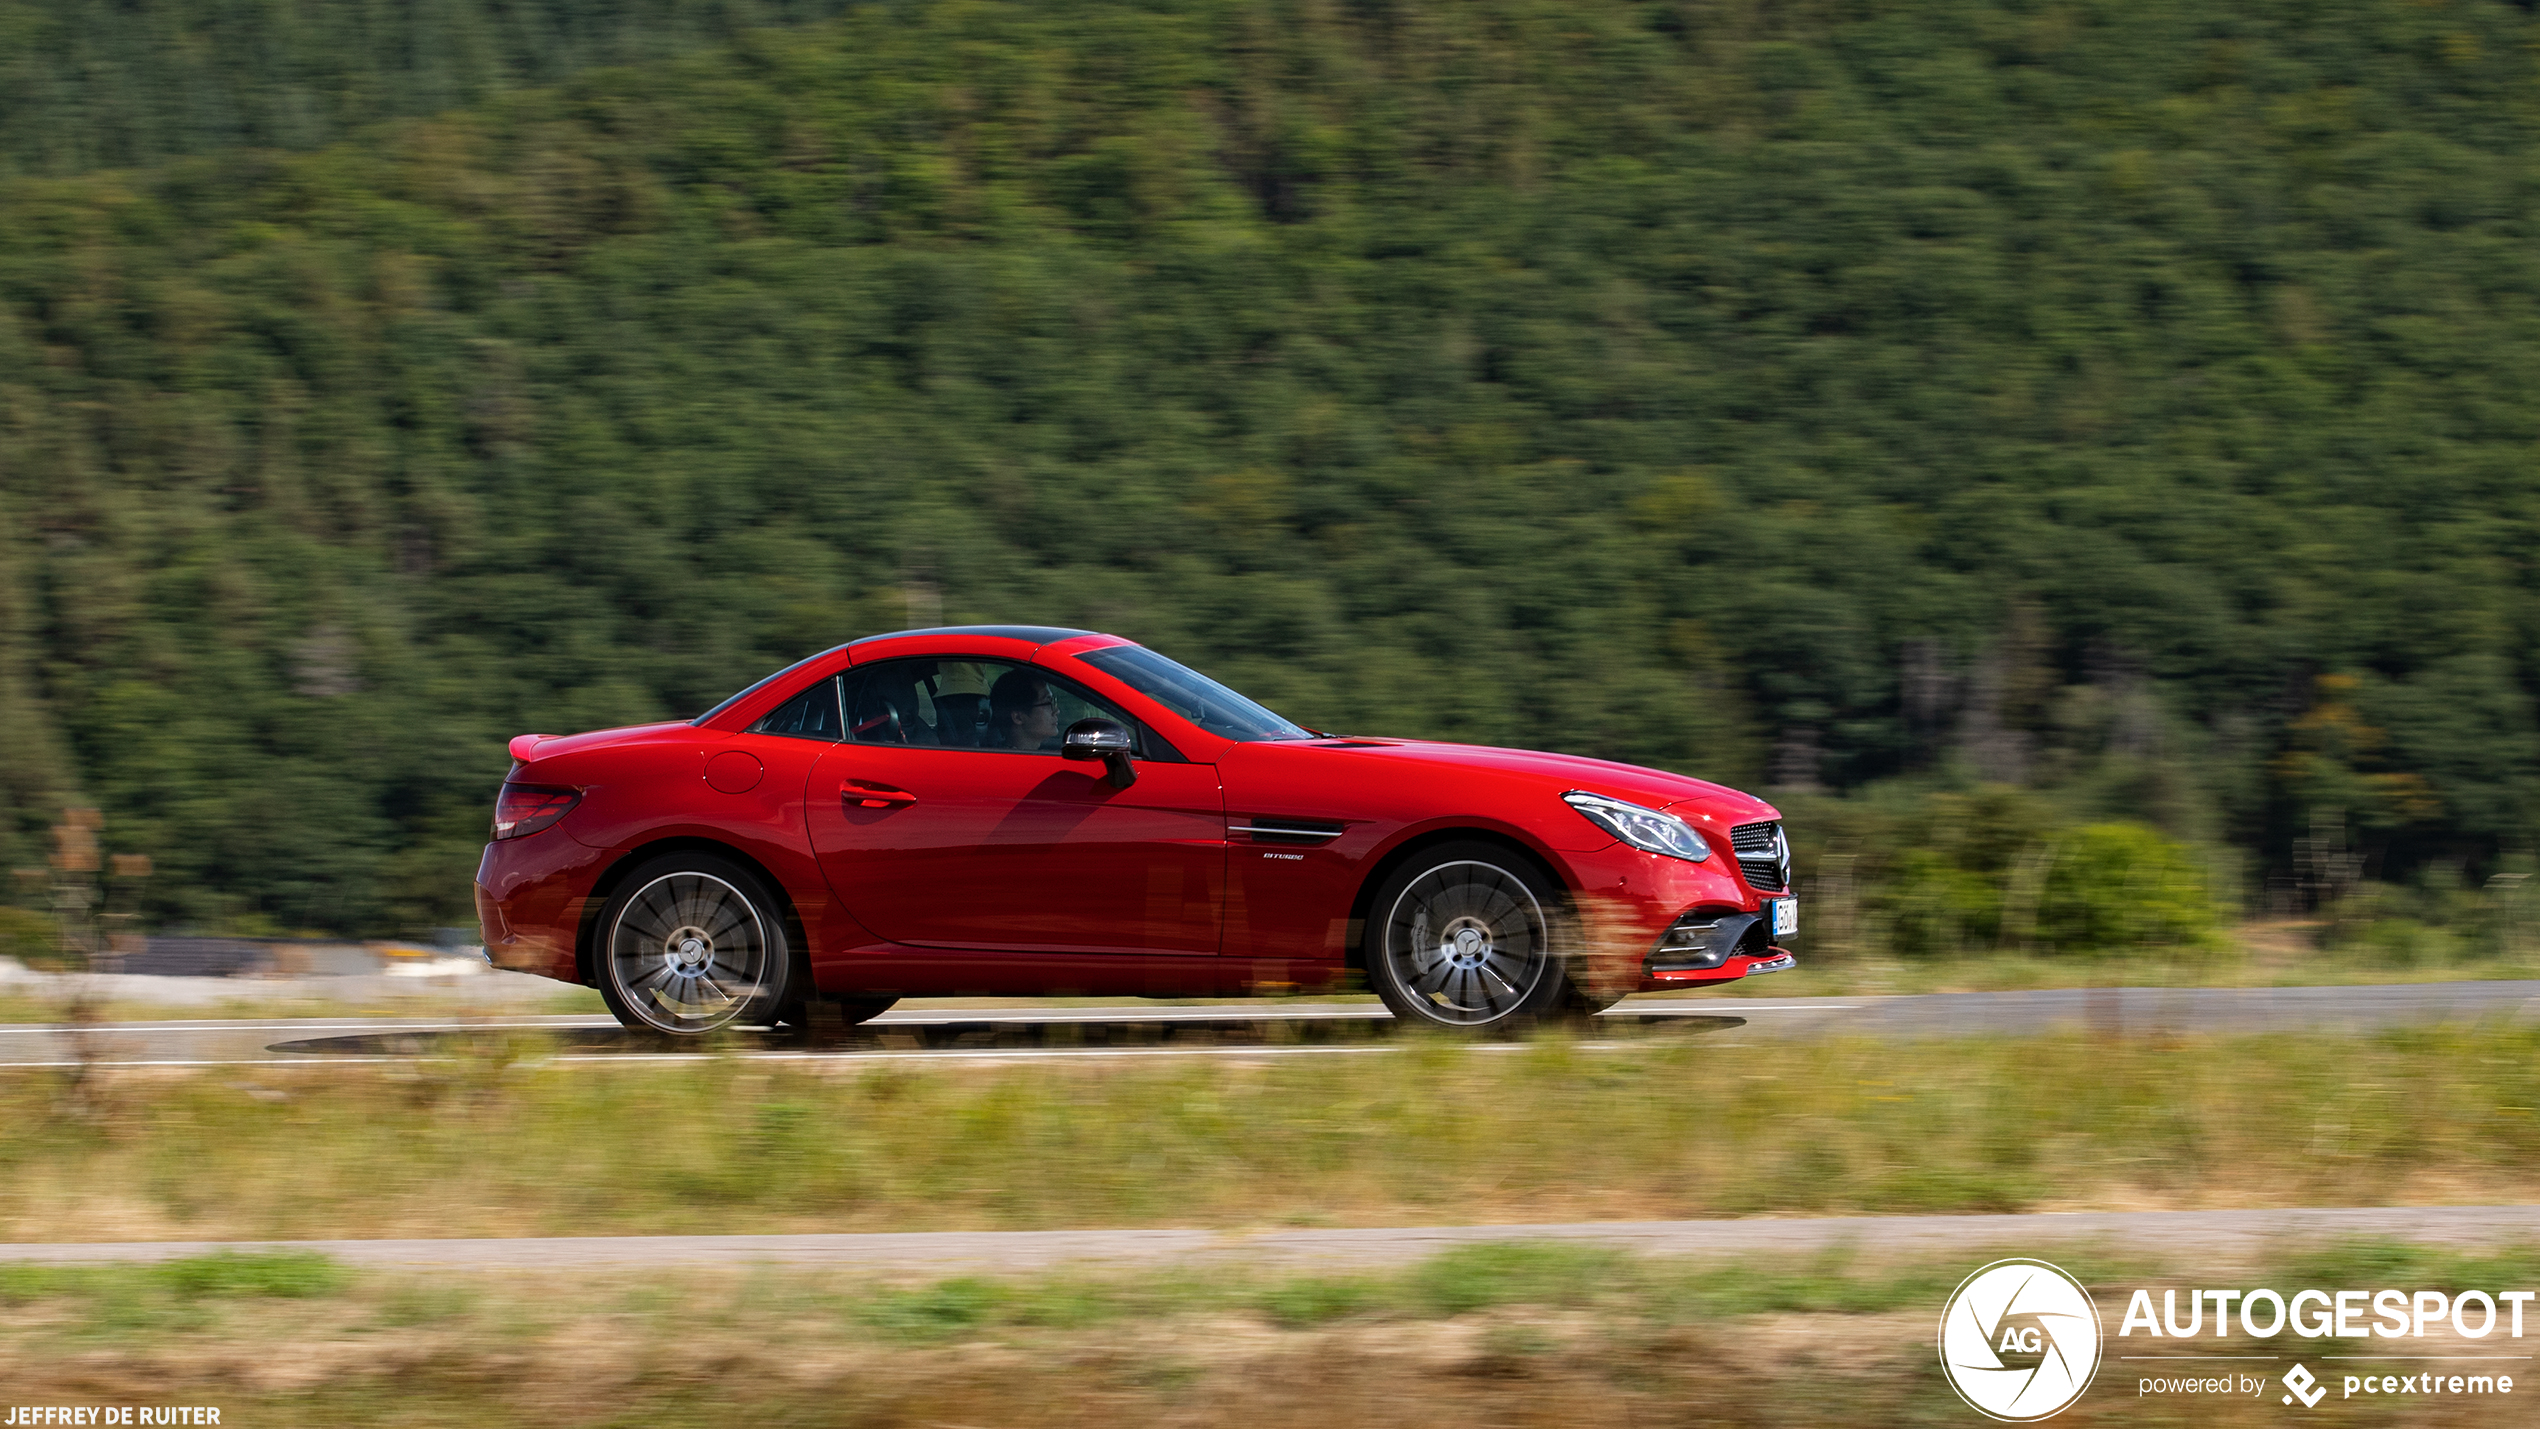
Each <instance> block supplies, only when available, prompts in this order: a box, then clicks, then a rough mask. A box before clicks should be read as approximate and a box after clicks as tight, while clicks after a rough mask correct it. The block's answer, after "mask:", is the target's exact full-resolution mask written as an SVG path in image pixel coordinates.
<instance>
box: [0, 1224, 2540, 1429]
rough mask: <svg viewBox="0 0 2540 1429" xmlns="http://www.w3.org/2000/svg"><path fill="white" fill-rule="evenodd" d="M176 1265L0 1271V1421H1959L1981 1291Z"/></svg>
mask: <svg viewBox="0 0 2540 1429" xmlns="http://www.w3.org/2000/svg"><path fill="white" fill-rule="evenodd" d="M2064 1263H2065V1264H2066V1265H2067V1266H2068V1268H2070V1269H2072V1270H2073V1271H2074V1272H2075V1273H2077V1274H2079V1275H2081V1276H2082V1277H2083V1278H2084V1279H2085V1280H2086V1281H2088V1282H2089V1283H2090V1284H2091V1285H2092V1286H2093V1289H2094V1293H2095V1294H2096V1296H2097V1298H2098V1299H2099V1300H2100V1303H2101V1304H2102V1306H2103V1307H2112V1306H2116V1305H2122V1304H2123V1303H2124V1301H2125V1297H2126V1295H2127V1294H2128V1292H2129V1290H2130V1288H2131V1287H2132V1286H2133V1285H2136V1284H2156V1285H2157V1284H2169V1285H2177V1284H2195V1283H2198V1282H2199V1280H2200V1279H2201V1278H2202V1277H2200V1276H2199V1275H2198V1274H2197V1270H2198V1268H2197V1267H2186V1266H2179V1265H2163V1264H2158V1263H2151V1262H2135V1263H2122V1262H2116V1261H2110V1260H2106V1259H2104V1258H2103V1259H2092V1258H2090V1257H2086V1256H2084V1257H2067V1258H2066V1259H2065V1261H2064ZM195 1266H196V1268H195V1269H194V1270H193V1271H191V1272H188V1271H187V1270H186V1269H185V1267H183V1266H180V1267H176V1268H174V1269H169V1268H159V1269H138V1268H131V1267H117V1268H103V1269H87V1270H75V1271H30V1270H23V1269H22V1270H16V1271H0V1362H5V1363H7V1364H8V1365H9V1366H10V1370H11V1377H10V1385H9V1389H10V1396H11V1399H12V1401H13V1402H17V1403H105V1404H117V1403H124V1404H133V1403H193V1404H210V1405H216V1406H218V1407H220V1408H221V1409H222V1411H223V1413H222V1421H223V1422H224V1423H234V1424H243V1425H251V1426H268V1425H330V1426H331V1425H382V1426H403V1425H426V1424H468V1425H486V1426H505V1425H513V1424H519V1425H538V1426H562V1429H581V1426H605V1425H635V1424H643V1425H662V1426H685V1425H699V1426H706V1425H715V1426H721V1425H732V1424H745V1423H748V1424H787V1425H829V1424H836V1425H911V1426H915V1425H937V1426H981V1425H998V1426H1016V1429H1022V1426H1033V1429H1038V1426H1052V1427H1053V1429H1056V1426H1074V1425H1104V1426H1113V1425H1120V1424H1170V1425H1187V1426H1195V1427H1196V1426H1218V1425H1226V1426H1238V1425H1241V1426H1251V1425H1274V1426H1279V1425H1297V1426H1307V1425H1312V1426H1317V1429H1320V1426H1327V1425H1331V1424H1351V1425H1385V1426H1404V1429H1413V1426H1429V1425H1440V1426H1443V1425H1448V1424H1455V1425H1469V1424H1472V1423H1476V1422H1481V1423H1489V1424H1494V1425H1573V1424H1615V1423H1622V1424H1631V1425H1694V1424H1728V1425H1757V1426H1765V1425H1771V1426H1781V1425H1814V1424H1824V1423H1829V1422H1837V1421H1840V1420H1847V1419H1848V1420H1851V1421H1854V1422H1865V1423H1911V1422H1947V1423H1959V1422H1965V1421H1966V1420H1967V1419H1968V1418H1969V1417H1971V1416H1969V1415H1967V1413H1966V1411H1965V1410H1964V1408H1963V1406H1961V1405H1959V1404H1958V1402H1957V1401H1956V1400H1955V1399H1954V1398H1953V1397H1952V1396H1951V1394H1950V1392H1949V1390H1948V1389H1947V1388H1946V1387H1945V1385H1944V1384H1943V1382H1942V1381H1941V1379H1940V1377H1939V1375H1938V1373H1937V1372H1936V1366H1935V1364H1934V1362H1933V1359H1932V1352H1931V1342H1932V1331H1933V1327H1934V1325H1935V1324H1936V1321H1937V1316H1938V1312H1939V1309H1940V1307H1941V1305H1942V1304H1943V1303H1944V1301H1945V1299H1946V1296H1947V1293H1948V1290H1949V1288H1950V1287H1951V1286H1952V1285H1954V1284H1955V1283H1956V1281H1957V1279H1958V1278H1959V1277H1960V1276H1961V1275H1963V1274H1964V1273H1965V1272H1966V1271H1967V1270H1969V1269H1972V1268H1973V1266H1972V1263H1966V1264H1962V1263H1958V1262H1956V1261H1951V1262H1948V1263H1941V1262H1926V1263H1917V1264H1911V1265H1887V1266H1876V1265H1859V1264H1853V1263H1847V1262H1844V1261H1841V1260H1836V1259H1820V1260H1816V1261H1812V1262H1810V1263H1807V1264H1803V1265H1787V1264H1770V1263H1729V1264H1689V1263H1682V1262H1669V1261H1649V1260H1631V1259H1628V1258H1624V1257H1619V1256H1615V1255H1612V1254H1610V1253H1599V1252H1593V1251H1582V1250H1578V1249H1575V1248H1564V1247H1551V1246H1525V1245H1522V1244H1520V1245H1509V1246H1495V1247H1474V1248H1469V1249H1466V1250H1460V1251H1456V1252H1452V1253H1450V1254H1448V1255H1446V1256H1442V1257H1440V1258H1438V1259H1436V1260H1433V1261H1431V1262H1428V1263H1426V1264H1423V1265H1420V1266H1417V1267H1414V1268H1412V1269H1410V1270H1407V1271H1404V1272H1401V1273H1399V1274H1395V1275H1391V1276H1385V1277H1373V1278H1362V1279H1356V1280H1346V1281H1333V1280H1320V1281H1315V1280H1295V1279H1275V1278H1265V1277H1262V1276H1260V1275H1257V1274H1252V1273H1248V1272H1242V1271H1234V1272H1224V1271H1221V1272H1218V1273H1214V1274H1211V1275H1210V1276H1208V1277H1206V1278H1205V1279H1203V1278H1199V1277H1196V1276H1193V1275H1189V1274H1181V1275H1170V1274H1168V1275H1161V1276H1157V1275H1150V1276H1145V1277H1140V1278H1136V1279H1128V1278H1119V1277H1112V1278H1083V1277H1075V1278H1070V1277H1062V1276H1043V1277H1032V1278H1023V1279H1009V1280H959V1281H946V1282H937V1283H931V1284H924V1283H921V1284H909V1285H893V1284H884V1283H877V1282H873V1281H869V1280H859V1279H856V1278H853V1277H849V1276H843V1275H839V1274H835V1273H820V1272H809V1271H796V1272H776V1271H768V1270H757V1271H750V1270H732V1271H724V1272H709V1273H703V1274H697V1273H683V1274H681V1275H680V1276H679V1277H678V1279H677V1280H676V1281H675V1282H668V1281H645V1280H642V1279H638V1278H633V1277H626V1276H609V1277H591V1276H582V1277H543V1278H542V1277H533V1276H484V1275H465V1276H458V1277H450V1278H445V1279H438V1280H436V1279H430V1278H425V1277H420V1276H415V1275H411V1274H387V1273H376V1274H365V1275H349V1274H343V1273H340V1272H339V1273H336V1274H334V1275H332V1276H331V1277H330V1276H328V1275H326V1274H324V1273H313V1267H311V1266H310V1265H308V1264H307V1263H305V1262H301V1263H284V1264H282V1265H280V1266H277V1267H274V1268H273V1273H270V1274H266V1273H261V1272H260V1269H259V1262H256V1261H252V1260H251V1261H243V1262H230V1263H228V1264H226V1265H219V1264H215V1265H211V1266H208V1267H205V1265H204V1263H202V1262H196V1263H195ZM314 1270H315V1271H317V1272H322V1271H323V1270H324V1267H315V1268H314ZM2535 1270H2540V1265H2536V1264H2535V1262H2534V1259H2533V1257H2532V1256H2531V1255H2530V1254H2529V1253H2509V1254H2505V1255H2501V1256H2495V1257H2487V1258H2481V1259H2469V1258H2462V1257H2455V1256H2445V1255H2440V1254H2429V1253H2425V1252H2418V1251H2411V1250H2407V1249H2404V1248H2398V1247H2390V1246H2361V1247H2342V1248H2334V1249H2331V1250H2329V1251H2327V1252H2324V1253H2319V1252H2315V1253H2312V1254H2309V1255H2305V1256H2301V1257H2296V1258H2292V1259H2282V1258H2279V1259H2277V1260H2276V1261H2274V1262H2272V1263H2270V1264H2268V1265H2265V1266H2261V1267H2255V1268H2251V1269H2249V1270H2248V1271H2247V1273H2246V1274H2245V1276H2244V1277H2243V1278H2242V1279H2240V1280H2236V1281H2234V1282H2233V1283H2249V1284H2284V1285H2299V1284H2330V1285H2344V1284H2364V1283H2373V1284H2407V1285H2422V1286H2444V1287H2447V1288H2458V1287H2460V1286H2464V1285H2472V1284H2475V1285H2486V1286H2492V1285H2498V1284H2504V1283H2509V1282H2510V1283H2513V1284H2517V1285H2519V1284H2527V1283H2529V1282H2530V1280H2531V1279H2532V1278H2533V1275H2534V1272H2535ZM2112 1328H2113V1327H2112ZM2110 1343H2112V1344H2113V1343H2115V1342H2114V1341H2111V1342H2110ZM277 1347H288V1349H287V1352H285V1351H279V1350H278V1349H277ZM2198 1348H2200V1349H2210V1350H2211V1351H2213V1352H2218V1353H2230V1352H2234V1351H2237V1350H2248V1349H2254V1348H2257V1347H2255V1346H2246V1345H2241V1344H2239V1343H2237V1342H2233V1341H2212V1342H2208V1341H2201V1340H2200V1341H2199V1343H2198ZM2268 1348H2271V1349H2279V1350H2280V1349H2281V1348H2283V1346H2280V1345H2277V1346H2269V1347H2268ZM2354 1348H2355V1347H2354V1346H2339V1345H2337V1344H2335V1343H2334V1342H2330V1343H2322V1342H2317V1341H2310V1342H2304V1345H2303V1346H2302V1350H2303V1352H2305V1353H2308V1352H2311V1351H2314V1350H2316V1351H2322V1352H2327V1353H2338V1352H2341V1350H2352V1349H2354ZM2111 1353H2113V1351H2111ZM2132 1373H2133V1371H2132V1370H2130V1369H2127V1368H2125V1367H2122V1366H2119V1365H2115V1364H2113V1363H2112V1364H2109V1365H2107V1366H2106V1367H2103V1369H2102V1370H2101V1373H2100V1377H2099V1380H2098V1382H2097V1384H2096V1385H2095V1386H2094V1387H2093V1388H2092V1390H2091V1391H2090V1392H2089V1394H2087V1395H2086V1396H2085V1397H2084V1399H2083V1400H2082V1401H2081V1403H2080V1404H2079V1405H2077V1406H2076V1407H2075V1408H2074V1409H2073V1410H2071V1411H2068V1414H2067V1416H2066V1419H2064V1420H2059V1422H2078V1423H2082V1424H2092V1423H2110V1424H2114V1423H2138V1422H2177V1417H2178V1415H2179V1414H2180V1413H2181V1412H2182V1411H2185V1412H2187V1413H2190V1414H2192V1415H2193V1418H2194V1422H2197V1423H2200V1424H2201V1423H2208V1422H2219V1423H2224V1424H2234V1423H2241V1422H2257V1421H2258V1420H2259V1419H2260V1418H2261V1417H2264V1416H2272V1415H2275V1414H2278V1413H2280V1412H2281V1411H2280V1410H2279V1409H2278V1407H2277V1406H2276V1405H2275V1404H2274V1403H2273V1402H2272V1401H2271V1400H2270V1401H2268V1402H2266V1403H2264V1404H2258V1405H2251V1404H2237V1405H2235V1404H2229V1403H2225V1404H2213V1403H2210V1402H2198V1403H2195V1404H2193V1405H2184V1404H2182V1403H2180V1402H2179V1401H2175V1400H2173V1401H2169V1402H2167V1403H2160V1402H2150V1403H2147V1402H2144V1401H2139V1400H2138V1399H2136V1397H2135V1396H2134V1394H2133V1392H2132V1391H2133V1388H2134V1387H2133V1385H2132V1384H2131V1383H2130V1382H2129V1376H2130V1375H2131V1374H2132ZM2367 1407H2368V1408H2369V1407H2379V1406H2367ZM2496 1408H2497V1406H2496V1405H2495V1404H2493V1403H2492V1402H2485V1403H2472V1404H2467V1405H2463V1404H2459V1403H2455V1404H2452V1405H2429V1404H2426V1403H2424V1402H2422V1401H2420V1402H2416V1403H2411V1404H2409V1405H2407V1406H2406V1409H2407V1413H2406V1418H2407V1421H2408V1422H2409V1423H2411V1424H2417V1423H2431V1424H2437V1425H2450V1424H2465V1423H2494V1422H2500V1421H2499V1420H2498V1417H2497V1415H2496V1413H2495V1411H2496ZM2345 1409H2346V1413H2347V1414H2348V1416H2349V1417H2350V1418H2351V1417H2352V1416H2353V1413H2354V1407H2353V1406H2345Z"/></svg>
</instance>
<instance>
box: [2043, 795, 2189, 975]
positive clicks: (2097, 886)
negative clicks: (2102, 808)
mask: <svg viewBox="0 0 2540 1429" xmlns="http://www.w3.org/2000/svg"><path fill="white" fill-rule="evenodd" d="M2218 924H2219V919H2218V918H2217V916H2216V914H2215V910H2214V903H2213V899H2212V897H2211V895H2210V893H2209V892H2208V890H2207V888H2206V886H2205V874H2204V870H2202V869H2201V868H2199V867H2198V866H2197V864H2196V861H2195V859H2194V858H2193V857H2192V856H2191V855H2190V853H2189V851H2188V849H2187V846H2186V845H2184V844H2180V843H2174V842H2172V841H2170V840H2168V839H2165V838H2163V837H2161V835H2160V834H2159V833H2158V832H2156V831H2155V830H2153V829H2150V828H2147V827H2145V826H2144V825H2142V824H2092V825H2089V826H2088V827H2086V828H2082V829H2080V830H2077V831H2075V832H2074V833H2073V834H2072V835H2071V836H2070V837H2069V838H2068V839H2066V840H2065V841H2064V842H2063V844H2062V846H2061V847H2060V848H2059V849H2058V850H2057V851H2056V854H2055V858H2054V862H2053V864H2052V866H2051V867H2050V868H2049V870H2048V872H2047V874H2046V886H2045V889H2044V890H2043V894H2042V896H2041V897H2040V899H2039V902H2038V910H2037V933H2038V941H2039V942H2040V943H2041V944H2043V945H2044V946H2046V947H2047V948H2050V949H2052V950H2054V951H2056V952H2064V953H2100V952H2113V951H2118V950H2121V949H2127V948H2138V947H2163V946H2167V947H2201V946H2204V945H2206V944H2208V943H2210V942H2212V941H2213V939H2214V936H2215V933H2216V930H2217V927H2218Z"/></svg>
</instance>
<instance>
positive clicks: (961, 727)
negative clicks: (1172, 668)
mask: <svg viewBox="0 0 2540 1429" xmlns="http://www.w3.org/2000/svg"><path fill="white" fill-rule="evenodd" d="M1023 668H1024V667H1023V666H1019V665H1013V664H1008V663H1006V662H1004V661H996V660H886V661H883V662H881V663H880V664H876V665H873V666H870V667H867V668H864V669H859V670H855V671H852V672H850V673H849V674H848V675H847V677H846V693H847V738H849V739H852V740H856V741H858V742H860V743H865V744H907V745H921V746H930V747H933V748H939V749H997V748H1002V747H1003V746H1002V745H1000V744H998V743H997V741H996V737H995V733H994V730H993V728H992V726H991V723H990V709H989V702H988V696H989V691H990V690H992V689H993V688H995V686H996V682H997V681H998V680H999V679H1001V678H1003V677H1004V676H1006V675H1008V674H1010V673H1012V672H1013V671H1016V670H1019V669H1023ZM1031 673H1032V675H1033V677H1034V678H1035V679H1038V680H1040V681H1042V682H1043V683H1044V684H1046V685H1047V687H1048V689H1049V698H1050V702H1051V704H1052V705H1053V706H1054V707H1055V709H1054V714H1055V716H1056V722H1055V726H1054V727H1055V728H1056V729H1060V730H1063V729H1065V728H1067V727H1068V726H1069V725H1071V724H1074V723H1075V722H1076V721H1078V720H1080V719H1086V718H1089V717H1099V718H1102V719H1112V720H1121V722H1122V723H1124V724H1127V725H1128V726H1129V728H1130V729H1131V731H1132V732H1133V734H1136V735H1137V736H1138V740H1139V744H1140V746H1141V747H1143V746H1144V745H1145V744H1146V743H1147V741H1146V740H1145V738H1144V736H1143V733H1142V732H1140V731H1139V730H1138V726H1137V725H1136V723H1135V722H1133V721H1129V720H1125V719H1122V718H1121V716H1120V715H1119V714H1117V713H1115V712H1114V711H1112V710H1109V709H1106V708H1104V707H1103V706H1101V705H1098V704H1095V703H1094V702H1092V701H1091V700H1088V699H1086V698H1085V697H1084V696H1083V695H1081V694H1079V693H1077V692H1076V691H1075V690H1073V689H1071V688H1069V687H1068V686H1067V685H1065V684H1064V683H1062V682H1060V681H1058V680H1056V679H1052V678H1050V677H1049V676H1048V675H1047V674H1046V673H1045V672H1043V671H1039V670H1034V671H1032V672H1031ZM1056 748H1057V745H1056V736H1055V735H1053V736H1052V737H1051V739H1050V740H1049V741H1046V742H1044V744H1043V745H1042V746H1041V750H1042V752H1050V751H1055V749H1056Z"/></svg>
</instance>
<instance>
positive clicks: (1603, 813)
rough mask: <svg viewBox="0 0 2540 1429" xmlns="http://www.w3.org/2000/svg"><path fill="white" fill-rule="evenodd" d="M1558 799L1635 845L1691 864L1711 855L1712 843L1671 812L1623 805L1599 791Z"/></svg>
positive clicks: (1600, 826)
mask: <svg viewBox="0 0 2540 1429" xmlns="http://www.w3.org/2000/svg"><path fill="white" fill-rule="evenodd" d="M1561 802H1563V803H1565V804H1568V805H1569V806H1570V807H1571V808H1573V809H1576V810H1578V811H1579V812H1580V813H1581V814H1582V815H1584V816H1586V818H1587V821H1588V822H1589V823H1592V824H1594V825H1596V826H1597V827H1598V828H1600V829H1603V830H1605V831H1606V832H1607V833H1609V834H1612V835H1613V836H1614V837H1616V838H1618V839H1621V840H1622V841H1623V842H1625V843H1627V844H1630V845H1631V846H1632V847H1634V848H1637V849H1647V850H1648V851H1649V852H1651V853H1663V854H1665V855H1667V856H1668V857H1669V858H1681V859H1685V860H1687V861H1689V862H1692V863H1700V862H1702V861H1703V860H1704V859H1706V858H1709V857H1710V856H1711V845H1709V844H1708V843H1705V842H1703V839H1702V835H1701V834H1700V833H1698V832H1696V831H1695V830H1694V827H1693V825H1691V824H1688V823H1686V822H1685V821H1684V820H1682V819H1679V818H1677V817H1676V816H1675V815H1673V814H1663V813H1660V812H1659V811H1658V810H1656V809H1644V808H1642V807H1641V806H1640V805H1638V804H1626V803H1624V802H1623V801H1622V800H1620V799H1608V798H1606V797H1605V796H1604V795H1602V794H1590V793H1587V792H1585V791H1584V790H1579V789H1573V790H1571V791H1570V792H1569V793H1567V794H1564V795H1562V796H1561Z"/></svg>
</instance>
